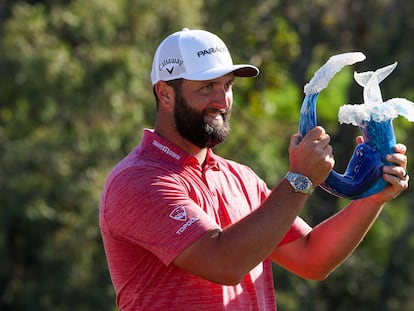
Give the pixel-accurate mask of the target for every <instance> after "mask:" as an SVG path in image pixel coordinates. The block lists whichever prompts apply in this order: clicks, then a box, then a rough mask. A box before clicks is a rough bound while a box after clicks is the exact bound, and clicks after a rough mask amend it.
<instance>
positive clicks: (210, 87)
mask: <svg viewBox="0 0 414 311" xmlns="http://www.w3.org/2000/svg"><path fill="white" fill-rule="evenodd" d="M212 88H213V85H212V84H207V85H205V86H203V87H202V88H201V90H202V91H210V90H211V89H212Z"/></svg>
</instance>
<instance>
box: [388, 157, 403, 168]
mask: <svg viewBox="0 0 414 311" xmlns="http://www.w3.org/2000/svg"><path fill="white" fill-rule="evenodd" d="M386 159H387V161H388V162H391V163H394V164H396V165H398V166H402V167H404V168H405V167H407V157H406V156H405V155H404V154H402V153H393V154H389V155H387V157H386Z"/></svg>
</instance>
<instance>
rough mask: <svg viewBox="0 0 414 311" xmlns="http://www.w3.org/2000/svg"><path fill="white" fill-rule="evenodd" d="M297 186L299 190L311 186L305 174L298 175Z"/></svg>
mask: <svg viewBox="0 0 414 311" xmlns="http://www.w3.org/2000/svg"><path fill="white" fill-rule="evenodd" d="M295 187H296V189H298V190H299V191H302V190H306V189H307V188H308V187H309V182H308V179H307V178H306V177H304V176H298V177H297V178H296V179H295Z"/></svg>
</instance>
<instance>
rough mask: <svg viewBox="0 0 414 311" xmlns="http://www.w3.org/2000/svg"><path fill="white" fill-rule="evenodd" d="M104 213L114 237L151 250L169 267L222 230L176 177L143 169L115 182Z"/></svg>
mask: <svg viewBox="0 0 414 311" xmlns="http://www.w3.org/2000/svg"><path fill="white" fill-rule="evenodd" d="M103 212H104V219H105V222H106V225H107V228H108V231H109V233H110V234H111V236H112V237H113V238H116V239H121V240H123V241H125V242H128V243H130V244H133V245H138V246H140V247H143V248H145V249H147V250H148V251H150V252H152V253H153V254H154V255H155V256H156V257H158V258H159V259H160V260H161V261H162V262H163V263H164V264H165V265H169V264H170V263H171V262H172V261H173V260H174V258H175V257H177V256H178V255H179V254H180V253H181V252H182V251H184V250H185V249H186V248H187V247H188V246H190V245H191V244H192V243H194V242H195V241H196V240H197V239H199V238H200V237H201V236H202V235H203V234H204V233H206V232H207V231H209V230H213V229H219V228H220V227H219V226H218V225H217V224H216V222H215V221H214V220H213V219H211V218H210V217H209V216H208V215H207V214H206V213H205V212H204V211H203V210H202V209H201V208H200V206H198V205H197V204H196V203H195V202H194V201H193V200H192V199H191V198H190V197H189V195H188V190H187V189H186V188H185V186H184V185H183V184H182V183H180V181H179V179H177V177H176V176H174V174H162V172H158V173H154V170H148V171H145V168H142V167H140V168H129V169H128V170H126V171H124V172H122V173H120V174H119V175H118V176H117V177H115V178H114V179H113V181H112V183H111V185H110V186H109V187H108V190H107V194H106V197H105V204H104V211H103Z"/></svg>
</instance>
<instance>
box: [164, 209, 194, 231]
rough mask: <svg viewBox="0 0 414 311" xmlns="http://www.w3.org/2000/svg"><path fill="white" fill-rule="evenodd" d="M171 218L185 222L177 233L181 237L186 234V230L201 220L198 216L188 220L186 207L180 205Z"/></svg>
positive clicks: (171, 214)
mask: <svg viewBox="0 0 414 311" xmlns="http://www.w3.org/2000/svg"><path fill="white" fill-rule="evenodd" d="M170 218H172V219H174V220H178V221H185V224H183V225H182V226H181V227H180V228H179V229H178V230H177V231H176V232H175V233H176V234H177V235H180V234H182V233H184V231H185V230H187V228H188V227H190V226H191V225H192V224H193V223H195V222H196V221H198V220H199V219H200V218H199V217H198V216H194V217H191V218H190V219H188V220H187V211H186V210H185V208H184V206H182V205H180V206H177V207H176V208H175V209H174V210H173V211H172V212H171V213H170Z"/></svg>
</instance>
